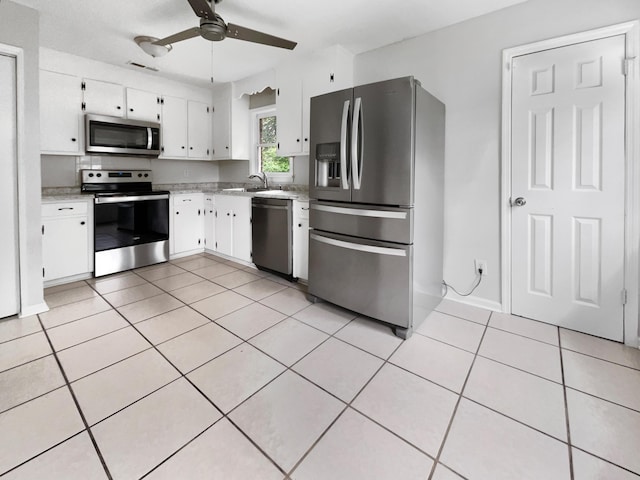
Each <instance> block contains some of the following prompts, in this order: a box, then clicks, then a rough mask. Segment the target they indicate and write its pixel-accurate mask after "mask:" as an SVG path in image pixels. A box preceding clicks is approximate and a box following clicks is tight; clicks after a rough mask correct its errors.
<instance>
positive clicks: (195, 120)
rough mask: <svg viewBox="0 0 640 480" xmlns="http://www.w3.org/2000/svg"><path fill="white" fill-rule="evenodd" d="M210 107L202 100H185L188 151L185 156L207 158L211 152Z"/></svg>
mask: <svg viewBox="0 0 640 480" xmlns="http://www.w3.org/2000/svg"><path fill="white" fill-rule="evenodd" d="M210 110H211V109H210V107H209V105H207V104H206V103H202V102H193V101H189V102H187V116H188V122H187V123H188V127H189V131H188V133H187V136H188V142H189V151H188V152H187V156H188V157H189V158H195V159H203V158H204V159H209V158H210V152H211V114H210Z"/></svg>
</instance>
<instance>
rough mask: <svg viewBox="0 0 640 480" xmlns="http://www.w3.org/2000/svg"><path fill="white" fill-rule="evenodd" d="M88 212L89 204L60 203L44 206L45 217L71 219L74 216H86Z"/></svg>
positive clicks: (43, 214) (44, 204)
mask: <svg viewBox="0 0 640 480" xmlns="http://www.w3.org/2000/svg"><path fill="white" fill-rule="evenodd" d="M88 211H89V203H88V202H64V203H62V202H60V203H43V204H42V216H43V217H69V216H72V215H86V214H87V212H88Z"/></svg>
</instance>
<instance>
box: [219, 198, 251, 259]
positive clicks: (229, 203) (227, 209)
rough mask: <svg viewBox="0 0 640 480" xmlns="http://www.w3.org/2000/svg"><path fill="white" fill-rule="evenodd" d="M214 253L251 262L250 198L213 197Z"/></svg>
mask: <svg viewBox="0 0 640 480" xmlns="http://www.w3.org/2000/svg"><path fill="white" fill-rule="evenodd" d="M214 201H215V206H216V211H217V216H216V220H215V229H216V232H215V233H216V251H217V252H218V253H221V254H223V255H228V256H230V257H235V258H237V259H239V260H243V261H245V262H251V198H250V197H236V196H231V195H215V200H214Z"/></svg>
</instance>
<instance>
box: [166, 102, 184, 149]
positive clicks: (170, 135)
mask: <svg viewBox="0 0 640 480" xmlns="http://www.w3.org/2000/svg"><path fill="white" fill-rule="evenodd" d="M161 119H162V157H168V158H184V157H186V156H187V101H186V100H185V99H183V98H177V97H164V98H163V99H162V116H161Z"/></svg>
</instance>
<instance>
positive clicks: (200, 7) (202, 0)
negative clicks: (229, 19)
mask: <svg viewBox="0 0 640 480" xmlns="http://www.w3.org/2000/svg"><path fill="white" fill-rule="evenodd" d="M188 2H189V5H191V8H193V11H194V12H195V14H196V15H197V16H199V17H200V18H207V19H209V20H211V19H213V18H214V17H215V14H214V13H213V9H214V8H215V7H213V6H212V4H211V3H210V2H208V1H207V0H188Z"/></svg>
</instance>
